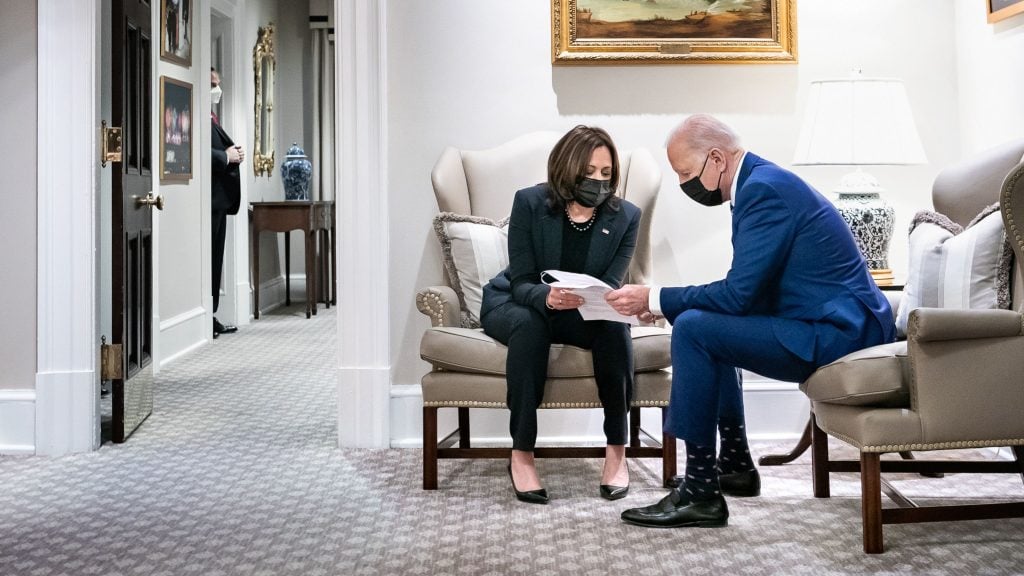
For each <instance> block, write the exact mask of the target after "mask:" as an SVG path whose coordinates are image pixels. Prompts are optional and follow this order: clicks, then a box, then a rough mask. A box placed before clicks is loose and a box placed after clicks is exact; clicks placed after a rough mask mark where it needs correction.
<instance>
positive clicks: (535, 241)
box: [480, 184, 640, 318]
mask: <svg viewBox="0 0 1024 576" xmlns="http://www.w3.org/2000/svg"><path fill="white" fill-rule="evenodd" d="M547 198H548V185H547V184H538V185H537V186H533V187H530V188H525V189H523V190H520V191H518V192H516V197H515V200H514V201H513V203H512V217H511V219H510V221H509V227H508V262H509V266H508V268H506V269H505V270H503V271H502V272H501V273H500V274H498V275H497V276H495V277H494V278H492V279H491V281H490V282H488V283H487V285H486V286H484V290H483V303H482V305H481V307H480V317H481V318H483V317H484V316H485V315H486V314H487V313H488V312H490V311H491V310H493V309H495V308H497V307H499V306H501V305H502V304H505V303H506V302H508V301H509V300H514V301H515V302H516V303H518V304H521V305H523V306H533V307H534V308H536V309H537V310H539V311H540V312H546V311H547V308H546V306H545V301H546V300H547V297H548V292H549V291H550V288H549V287H548V286H547V284H544V283H542V282H541V281H540V273H541V272H543V271H544V270H553V269H557V268H558V267H559V265H560V264H561V260H562V228H563V227H564V226H565V212H563V211H561V210H555V211H551V210H550V209H549V208H548V205H547ZM619 206H620V207H619V210H611V209H609V208H608V207H607V206H605V207H603V208H601V209H600V210H599V212H598V216H597V220H596V221H595V222H594V231H593V236H592V237H591V240H590V251H589V252H588V253H587V262H586V265H585V266H584V268H583V273H584V274H589V275H591V276H594V277H595V278H600V279H601V280H602V281H604V282H605V283H606V284H608V285H609V286H611V287H613V288H618V287H620V286H621V285H622V281H623V279H624V278H625V277H626V271H627V270H628V269H629V262H630V260H632V258H633V252H634V251H635V250H636V239H637V234H638V233H639V229H640V209H639V208H637V207H636V206H635V205H634V204H631V203H630V202H627V201H625V200H622V201H621V202H620V204H619Z"/></svg>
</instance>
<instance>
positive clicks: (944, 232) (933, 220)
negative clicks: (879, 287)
mask: <svg viewBox="0 0 1024 576" xmlns="http://www.w3.org/2000/svg"><path fill="white" fill-rule="evenodd" d="M909 255H910V270H909V271H908V273H907V283H906V287H905V288H904V290H903V297H902V300H901V301H900V309H899V315H898V316H897V317H896V330H897V332H898V333H899V334H900V336H906V333H907V321H908V319H909V318H910V311H911V310H913V309H915V308H953V309H959V310H966V309H990V308H1009V307H1010V267H1011V265H1012V257H1013V252H1012V248H1011V247H1010V246H1009V245H1008V244H1007V242H1006V234H1005V232H1004V230H1003V219H1002V215H1001V214H1000V213H999V205H998V204H994V205H992V206H989V207H988V208H986V209H985V210H983V211H982V212H981V214H979V215H978V216H977V217H976V218H975V219H974V221H972V222H971V223H970V224H968V225H967V228H961V227H960V225H959V224H956V223H955V222H953V221H952V220H950V219H949V218H947V217H946V216H943V215H942V214H938V213H936V212H929V211H922V212H918V213H917V215H915V216H914V220H913V221H912V222H911V225H910V254H909Z"/></svg>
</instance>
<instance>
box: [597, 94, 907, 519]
mask: <svg viewBox="0 0 1024 576" xmlns="http://www.w3.org/2000/svg"><path fill="white" fill-rule="evenodd" d="M667 152H668V160H669V164H671V166H672V170H673V171H675V172H676V174H677V175H678V176H679V185H680V188H681V189H682V191H683V193H684V194H686V195H687V196H689V197H690V198H691V199H692V200H694V201H695V202H697V203H699V204H703V205H704V206H718V205H720V204H723V203H724V202H729V203H730V205H731V210H732V247H733V256H732V266H731V267H730V269H729V272H728V273H727V274H726V277H725V278H724V279H722V280H719V281H717V282H711V283H710V284H704V285H700V286H683V287H665V288H657V287H650V286H638V285H627V286H624V287H622V288H620V289H618V290H615V291H612V292H610V293H609V294H608V295H607V296H606V299H607V300H608V302H609V303H610V304H611V305H612V307H614V308H615V309H616V310H617V311H618V312H619V313H620V314H637V315H639V316H640V318H641V320H651V319H653V316H654V315H663V316H664V317H665V318H667V319H668V320H669V321H670V322H671V323H672V393H671V397H670V400H669V408H668V415H667V418H666V419H665V432H666V433H668V434H671V435H673V436H675V437H676V438H680V439H682V440H684V441H685V443H686V474H685V475H684V476H683V477H682V478H681V481H680V484H679V486H678V487H677V488H675V489H674V490H673V491H672V492H671V493H669V495H667V496H665V497H664V498H663V499H662V500H661V501H660V502H658V503H656V504H654V505H651V506H646V507H643V508H633V509H630V510H626V511H624V512H623V513H622V519H623V520H624V521H626V522H628V523H631V524H637V525H640V526H651V527H661V528H668V527H682V526H707V527H713V526H725V525H727V524H728V518H729V509H728V507H727V506H726V501H725V498H724V497H723V494H728V495H731V496H757V495H758V494H759V493H760V489H761V484H760V477H759V476H758V473H757V469H756V468H755V467H754V462H753V460H752V459H751V455H750V450H749V447H748V445H747V434H746V430H745V426H746V425H745V418H744V413H743V390H742V387H741V382H740V379H739V377H738V374H737V370H736V369H737V368H743V369H745V370H750V371H753V372H757V373H758V374H762V375H764V376H767V377H769V378H773V379H776V380H782V381H786V382H800V381H803V380H805V379H807V377H808V376H810V375H811V374H812V373H813V372H814V371H815V370H816V369H817V368H819V367H820V366H823V365H825V364H828V363H829V362H832V361H833V360H836V359H837V358H839V357H841V356H845V355H846V354H849V353H851V352H854V351H856V350H859V349H861V348H866V347H869V346H875V345H877V344H883V343H886V342H892V341H893V340H894V338H895V336H896V334H895V326H894V325H893V321H892V311H891V310H890V307H889V303H888V301H887V300H886V298H885V296H883V295H882V293H881V291H879V289H878V286H876V285H875V283H874V281H873V280H872V279H871V275H870V274H869V272H868V267H867V263H866V262H865V261H864V257H863V256H862V255H861V253H860V250H858V249H857V245H856V243H855V242H854V239H853V234H852V233H851V232H850V228H849V226H847V225H846V223H845V222H844V221H843V219H842V217H841V216H840V215H839V212H838V211H837V210H836V208H835V206H833V205H832V203H831V202H829V201H828V200H827V199H825V198H824V197H823V196H822V195H821V194H819V193H818V192H817V191H816V190H814V189H813V188H812V187H811V186H809V185H807V183H805V182H804V181H803V180H801V179H800V178H799V177H798V176H797V175H795V174H793V173H792V172H790V171H788V170H785V169H783V168H781V167H779V166H777V165H775V164H773V163H771V162H769V161H767V160H765V159H763V158H759V157H757V156H755V155H754V154H752V153H750V152H747V151H746V150H744V149H743V148H742V147H741V146H740V142H739V138H738V137H737V136H736V134H735V133H734V132H733V131H732V130H731V129H730V128H729V127H728V126H726V125H725V124H724V123H722V122H721V121H719V120H717V119H716V118H714V117H712V116H708V115H706V114H696V115H693V116H690V117H689V118H687V119H686V120H684V121H683V123H682V124H680V125H679V127H677V128H676V129H675V130H674V131H673V132H672V134H671V135H670V136H669V140H668V144H667ZM716 432H717V436H718V440H719V443H720V444H719V449H718V453H717V455H716V453H715V437H716ZM716 456H717V458H716Z"/></svg>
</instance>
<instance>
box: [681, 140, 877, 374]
mask: <svg viewBox="0 0 1024 576" xmlns="http://www.w3.org/2000/svg"><path fill="white" fill-rule="evenodd" d="M737 179H738V180H737V192H736V198H735V206H734V207H733V213H732V246H733V259H732V266H731V268H730V270H729V273H728V274H727V275H726V277H725V279H724V280H719V281H717V282H712V283H710V284H705V285H702V286H686V287H682V288H663V289H662V290H661V310H662V312H663V313H664V314H665V316H666V317H667V318H668V319H669V321H672V320H674V319H675V317H676V316H678V315H679V314H681V313H682V312H684V311H686V310H687V309H690V308H698V309H702V310H708V311H712V312H719V313H722V314H730V315H736V316H744V315H757V316H769V317H771V318H772V320H773V321H772V328H773V330H774V332H775V336H776V338H778V340H779V341H780V342H781V343H782V345H783V346H785V347H786V349H788V350H789V351H790V352H793V353H794V354H796V355H797V356H799V357H800V358H802V359H804V360H806V361H808V362H814V363H815V364H817V365H819V366H820V365H823V364H826V363H828V362H831V361H832V360H835V359H836V358H838V357H840V356H842V355H845V354H848V353H849V352H851V351H853V350H857V349H860V348H864V347H867V346H873V345H876V344H881V343H883V342H878V341H873V340H877V335H878V334H882V338H883V341H884V342H891V341H893V340H894V339H895V336H896V334H895V326H894V323H893V319H892V311H891V309H890V307H889V303H888V301H887V300H886V298H885V296H884V295H883V294H882V292H881V291H880V290H879V289H878V286H877V285H876V284H875V282H874V281H873V280H872V278H871V274H870V273H869V272H868V268H867V265H866V263H865V261H864V257H863V256H862V255H861V253H860V251H859V250H858V249H857V246H856V244H855V242H854V239H853V235H852V234H851V232H850V229H849V227H848V226H847V224H846V222H845V221H844V220H843V219H842V217H841V216H840V215H839V212H838V211H837V210H836V209H835V207H834V206H833V205H832V203H831V202H829V201H828V200H826V199H825V198H824V197H822V196H821V194H819V193H818V192H817V191H815V190H814V189H813V188H811V187H810V186H808V185H807V184H806V183H805V182H804V181H803V180H801V179H800V178H799V177H798V176H796V175H795V174H793V173H792V172H789V171H788V170H785V169H783V168H781V167H779V166H777V165H775V164H773V163H771V162H769V161H767V160H764V159H762V158H759V157H757V156H755V155H753V154H750V153H748V154H747V156H746V158H745V160H744V162H743V165H742V166H741V167H740V170H739V173H738V174H737ZM879 329H880V330H879ZM871 335H874V336H871Z"/></svg>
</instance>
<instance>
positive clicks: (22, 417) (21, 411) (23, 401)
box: [0, 390, 36, 456]
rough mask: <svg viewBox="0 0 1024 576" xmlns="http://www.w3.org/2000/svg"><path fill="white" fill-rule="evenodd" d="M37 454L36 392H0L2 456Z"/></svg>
mask: <svg viewBox="0 0 1024 576" xmlns="http://www.w3.org/2000/svg"><path fill="white" fill-rule="evenodd" d="M35 453H36V391H35V390H0V454H3V455H8V456H11V455H25V454H35Z"/></svg>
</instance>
